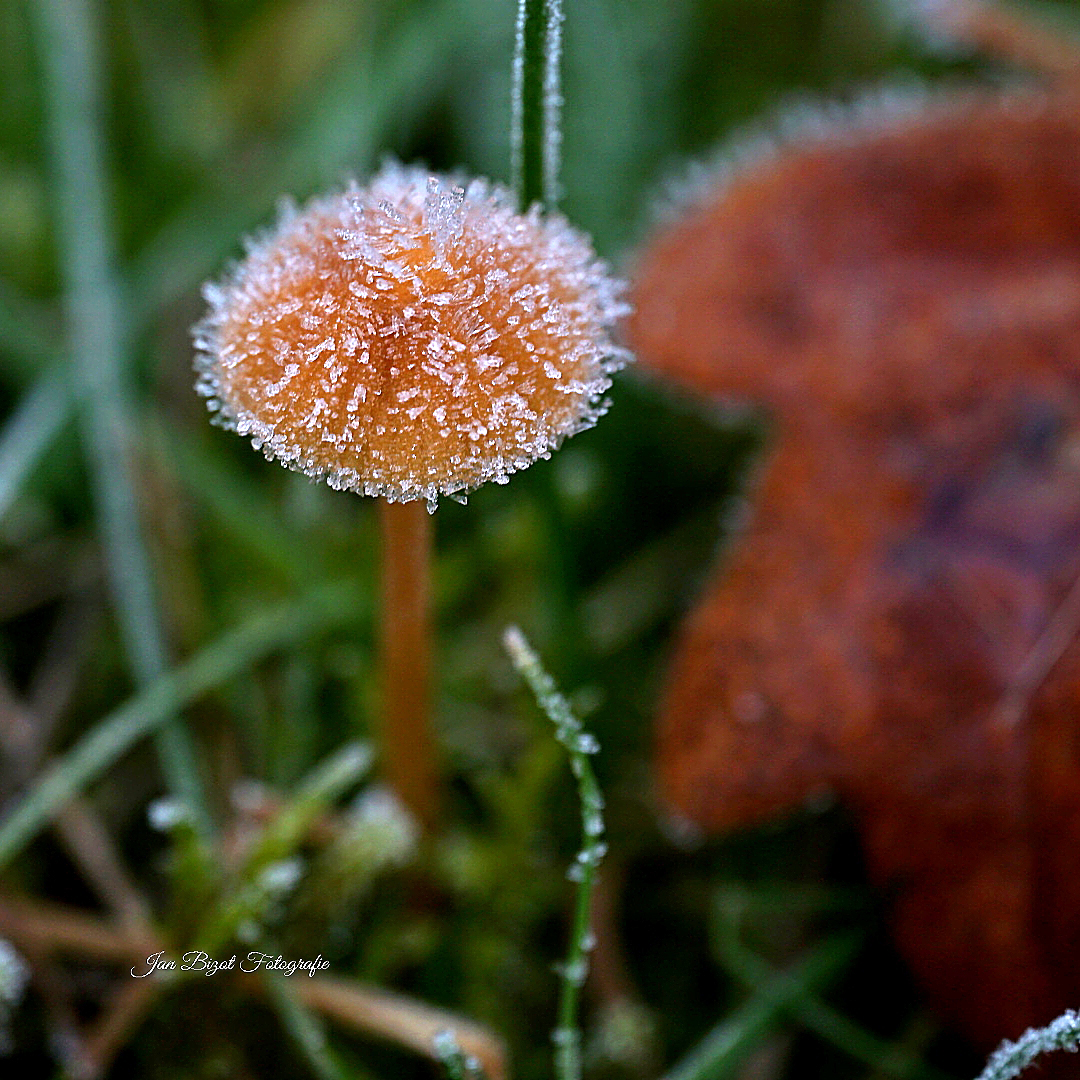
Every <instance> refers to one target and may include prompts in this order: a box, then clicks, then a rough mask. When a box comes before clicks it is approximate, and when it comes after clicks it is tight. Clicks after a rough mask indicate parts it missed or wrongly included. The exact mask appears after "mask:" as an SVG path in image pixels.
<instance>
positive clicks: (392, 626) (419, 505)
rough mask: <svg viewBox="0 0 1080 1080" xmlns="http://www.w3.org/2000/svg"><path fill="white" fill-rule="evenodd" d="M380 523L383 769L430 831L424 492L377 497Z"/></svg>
mask: <svg viewBox="0 0 1080 1080" xmlns="http://www.w3.org/2000/svg"><path fill="white" fill-rule="evenodd" d="M379 502H380V517H381V526H382V544H383V553H382V564H383V597H382V599H383V608H382V656H381V664H382V695H383V696H382V710H381V722H380V731H379V738H380V742H381V751H382V761H383V772H384V775H385V776H386V778H387V780H388V782H389V783H390V786H391V787H392V788H393V789H394V791H395V792H396V793H397V795H398V797H399V798H400V799H401V801H402V802H403V803H404V804H405V805H406V807H408V809H409V811H410V812H411V813H412V814H413V815H414V816H415V818H416V819H417V821H418V822H419V824H420V825H421V827H422V828H423V829H424V830H425V831H426V832H427V831H430V830H431V829H432V827H433V826H434V824H435V822H436V820H437V817H438V809H439V788H438V769H437V768H436V755H435V744H434V740H433V739H432V734H431V724H430V717H429V711H430V710H429V699H430V654H431V515H430V514H429V513H428V511H427V507H426V505H425V504H424V502H423V501H421V500H414V501H412V502H402V503H391V502H388V501H387V500H385V499H380V500H379Z"/></svg>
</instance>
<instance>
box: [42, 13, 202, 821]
mask: <svg viewBox="0 0 1080 1080" xmlns="http://www.w3.org/2000/svg"><path fill="white" fill-rule="evenodd" d="M34 10H35V11H36V13H37V19H38V29H39V37H40V42H41V51H42V62H43V69H44V72H45V86H46V95H47V113H48V121H49V133H50V138H51V146H52V152H53V158H54V161H53V164H54V169H55V185H56V202H57V219H58V220H57V234H58V239H59V246H60V251H61V278H62V281H63V283H64V285H63V288H64V309H65V313H66V316H67V322H68V327H67V330H68V335H69V342H70V347H71V353H72V363H73V368H74V384H75V388H76V393H77V396H78V399H79V405H80V414H81V415H80V420H81V422H82V435H83V441H84V444H85V446H86V450H87V453H88V456H89V459H90V472H91V475H92V478H93V484H94V489H95V496H96V502H97V506H98V513H99V520H100V524H99V528H100V532H101V537H102V542H103V544H104V547H105V552H106V559H107V563H108V572H109V580H110V585H111V589H112V594H113V601H114V603H115V605H116V610H117V615H118V618H119V622H120V627H121V633H122V635H123V639H124V645H125V649H126V652H127V656H128V661H129V664H130V666H131V670H132V672H133V674H134V676H135V679H136V681H137V682H138V683H139V684H146V683H149V682H151V681H152V680H154V679H156V678H157V677H158V676H159V675H161V673H162V672H163V671H165V669H166V668H167V666H168V664H167V661H166V650H165V641H164V635H163V633H162V629H161V624H160V621H159V619H158V613H157V605H156V600H155V597H154V590H153V584H152V580H151V575H150V567H149V561H148V559H147V555H146V551H145V549H144V547H143V542H142V537H141V535H140V528H139V520H138V509H137V506H136V500H135V486H134V476H133V470H132V467H131V451H132V440H133V438H134V435H135V413H134V409H133V408H132V406H131V403H130V401H129V400H128V394H127V389H126V386H125V378H124V372H123V351H124V346H123V342H124V340H125V328H124V319H123V313H122V310H121V303H120V297H119V290H118V288H117V283H116V280H115V278H114V276H113V271H112V257H113V256H112V229H111V223H110V221H109V213H108V199H107V195H106V171H105V161H104V152H103V145H104V133H103V130H102V123H101V107H100V84H99V80H98V73H99V71H100V70H101V64H100V61H99V57H98V55H97V52H98V50H97V39H96V33H95V31H96V27H95V26H94V23H93V19H92V12H91V9H90V4H89V3H88V2H87V0H41V3H39V4H36V5H34ZM155 741H156V743H157V750H158V756H159V759H160V761H161V767H162V771H163V773H164V775H165V778H166V782H167V783H168V786H169V788H170V790H171V791H172V792H173V794H174V795H176V796H177V797H179V798H182V799H183V800H184V801H185V802H186V803H187V804H188V805H189V806H190V807H191V809H192V812H193V814H194V815H195V817H196V820H197V821H198V822H199V823H200V824H201V825H202V827H203V828H204V829H208V828H209V811H208V810H207V808H206V800H205V796H204V792H203V785H202V780H201V777H200V775H199V770H198V766H197V763H196V760H195V752H194V749H193V747H192V744H191V741H190V738H189V736H188V733H187V729H186V728H185V727H184V726H183V723H182V721H181V720H180V718H179V717H168V718H164V719H163V721H162V723H161V724H159V725H158V726H157V733H156V735H155Z"/></svg>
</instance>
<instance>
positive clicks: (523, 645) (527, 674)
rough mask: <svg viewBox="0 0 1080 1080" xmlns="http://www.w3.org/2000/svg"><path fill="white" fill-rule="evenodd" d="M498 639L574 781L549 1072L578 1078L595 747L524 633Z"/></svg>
mask: <svg viewBox="0 0 1080 1080" xmlns="http://www.w3.org/2000/svg"><path fill="white" fill-rule="evenodd" d="M503 644H504V646H505V647H506V651H507V652H508V653H509V654H510V659H511V661H512V662H513V664H514V667H515V668H516V669H517V670H518V672H519V674H520V675H521V677H522V678H523V679H524V680H525V682H526V683H528V685H529V689H530V690H532V692H533V695H534V697H535V698H536V703H537V704H538V705H539V706H540V708H541V709H542V710H543V712H544V713H545V714H546V716H547V717H548V719H549V720H550V721H551V722H552V724H553V725H554V727H555V738H556V739H558V741H559V742H560V743H561V744H562V745H563V746H564V747H565V748H566V750H567V752H568V753H569V755H570V768H571V770H572V771H573V774H574V779H575V780H577V784H578V796H579V798H580V800H581V834H582V846H581V851H580V852H578V855H577V858H576V860H575V861H574V864H573V865H572V866H571V868H570V872H569V874H568V876H569V877H570V879H571V880H572V881H576V882H577V893H576V895H575V898H574V913H573V918H572V922H571V928H570V948H569V950H568V952H567V957H566V962H565V963H564V964H562V965H561V967H560V969H559V975H560V977H561V979H562V991H561V993H560V995H559V1015H558V1020H557V1022H556V1025H555V1032H554V1035H553V1038H554V1040H555V1075H556V1078H557V1080H580V1077H581V1029H580V1028H579V1027H578V1022H577V1009H578V998H579V997H580V996H581V988H582V986H583V985H584V984H585V978H586V976H587V975H588V971H589V958H588V953H589V949H590V948H591V947H592V945H591V941H590V939H591V932H590V929H589V913H590V910H591V906H592V894H593V885H594V884H595V881H596V870H597V867H598V866H599V865H600V861H601V860H602V859H603V857H604V855H606V854H607V844H605V843H604V797H603V795H602V794H601V792H600V785H599V784H598V783H597V782H596V774H595V773H594V772H593V767H592V762H591V761H590V760H589V759H590V756H591V755H592V754H595V753H597V752H598V751H599V749H600V747H599V745H598V744H597V742H596V739H595V738H593V736H592V735H590V734H588V733H587V732H585V731H583V730H582V727H581V721H580V720H578V718H577V717H576V716H574V714H573V713H572V712H571V710H570V704H569V702H568V701H567V700H566V698H565V697H563V695H562V694H560V693H559V691H558V689H556V686H555V682H554V680H553V679H552V678H551V676H550V675H549V674H548V673H547V672H546V671H545V670H544V669H543V667H542V666H541V664H540V659H539V657H538V656H537V655H536V653H535V652H533V650H532V647H531V646H530V645H529V643H528V642H527V641H526V640H525V635H524V634H522V632H521V631H520V630H519V629H518V628H517V627H516V626H511V627H510V628H509V629H508V630H507V631H506V634H505V636H504V637H503Z"/></svg>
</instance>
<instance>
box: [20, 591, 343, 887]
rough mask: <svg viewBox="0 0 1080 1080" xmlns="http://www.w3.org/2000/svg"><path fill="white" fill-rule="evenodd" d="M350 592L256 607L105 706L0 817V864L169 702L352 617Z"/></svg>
mask: <svg viewBox="0 0 1080 1080" xmlns="http://www.w3.org/2000/svg"><path fill="white" fill-rule="evenodd" d="M352 614H353V603H352V593H351V592H350V591H348V590H347V589H343V588H340V587H333V586H323V587H322V588H320V589H319V590H317V591H315V592H314V593H312V594H311V595H309V596H308V597H307V598H306V599H305V600H302V601H300V602H299V603H295V602H294V603H291V604H285V605H282V606H280V607H275V608H271V609H270V610H268V611H263V612H260V613H259V614H257V615H255V616H252V617H251V618H250V619H248V620H247V621H246V622H244V623H242V624H241V625H240V626H238V627H237V628H236V629H234V630H231V631H229V632H228V633H226V634H225V635H223V636H222V637H221V638H220V639H219V640H218V641H216V642H214V643H213V644H212V645H208V646H206V648H204V649H202V650H200V651H199V652H198V653H197V654H196V655H195V656H194V657H192V658H191V659H190V660H188V661H187V662H186V663H185V664H182V665H181V666H179V667H178V668H176V669H175V670H173V671H171V672H169V673H168V674H166V675H162V676H161V677H160V678H158V679H156V680H154V681H153V682H152V683H150V685H149V686H146V687H145V688H143V689H142V690H140V691H139V693H137V694H136V695H135V697H133V698H132V699H131V700H130V701H128V702H127V704H125V705H122V706H121V707H120V708H119V709H116V710H115V711H114V712H112V713H110V714H109V715H108V716H106V717H105V718H104V719H102V720H101V721H99V722H98V724H97V725H96V726H95V727H94V728H93V729H92V730H91V731H89V732H88V733H87V734H86V735H84V736H83V737H82V738H81V739H80V740H79V741H78V742H77V743H76V744H75V746H74V747H72V748H71V749H70V750H69V751H68V752H67V753H66V754H65V755H64V756H63V757H62V758H61V759H59V760H58V761H57V762H56V763H55V764H54V765H53V766H52V767H51V768H50V769H48V771H46V772H45V773H44V775H43V776H41V777H40V778H39V779H38V781H37V782H36V784H35V785H34V786H33V787H32V788H31V789H30V792H29V794H27V796H26V797H25V798H24V799H23V800H22V801H21V802H20V803H19V804H18V805H17V806H16V807H15V809H14V810H13V811H12V813H11V814H10V816H8V817H7V818H6V819H5V820H4V821H3V822H0V870H2V869H3V867H4V866H6V865H7V864H8V863H9V862H10V861H11V860H12V859H13V858H14V857H15V856H16V855H18V854H19V852H20V851H22V849H23V848H24V847H25V846H26V845H27V844H28V843H29V842H30V841H31V840H32V839H33V838H34V837H35V836H36V835H37V833H38V832H40V831H41V829H42V828H44V827H45V825H46V824H47V823H48V822H49V820H50V818H51V817H52V815H53V814H54V813H55V812H56V811H57V810H58V809H59V808H60V807H61V806H63V804H64V803H65V802H67V801H68V800H69V799H70V798H71V797H72V796H73V795H76V794H78V793H79V792H80V791H82V790H83V789H84V788H85V787H86V786H87V784H89V783H91V782H92V781H93V780H94V779H96V778H97V777H98V776H100V775H101V774H102V773H103V772H104V771H105V770H106V769H108V768H109V766H110V765H112V764H113V763H114V762H115V761H116V760H117V759H118V758H120V757H121V756H122V755H123V754H125V753H126V752H127V751H128V750H129V749H130V748H131V747H132V746H134V744H135V743H136V742H138V741H139V740H140V739H141V738H143V737H144V736H146V735H149V734H150V733H152V732H153V731H155V730H156V729H157V728H159V727H160V726H161V725H162V724H164V723H165V722H166V721H167V720H168V718H169V717H170V716H173V715H174V714H175V712H176V710H177V709H179V708H182V707H183V706H185V705H188V704H190V703H191V702H192V701H194V700H195V699H196V698H198V697H199V696H200V695H202V694H205V693H206V692H207V691H208V690H210V689H212V688H214V687H215V686H220V685H221V684H222V683H224V682H226V681H227V680H228V679H230V678H232V677H233V676H234V675H237V674H238V673H240V672H242V671H244V670H245V669H247V668H249V667H250V666H251V665H252V664H254V663H256V662H257V661H259V660H260V659H261V658H262V657H264V656H266V655H267V654H268V653H271V652H273V651H275V650H276V649H280V648H282V647H284V646H287V645H290V644H293V643H294V642H297V641H300V640H302V639H303V638H304V637H306V636H307V635H308V634H311V633H313V632H315V631H316V630H318V629H320V628H321V627H324V626H327V625H330V624H331V623H334V622H338V621H346V620H348V619H350V618H351V617H352Z"/></svg>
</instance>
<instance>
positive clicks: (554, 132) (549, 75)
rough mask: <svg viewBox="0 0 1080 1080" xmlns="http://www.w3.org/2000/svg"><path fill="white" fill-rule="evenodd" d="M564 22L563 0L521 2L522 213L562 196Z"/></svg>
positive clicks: (518, 146)
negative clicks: (561, 128) (562, 61)
mask: <svg viewBox="0 0 1080 1080" xmlns="http://www.w3.org/2000/svg"><path fill="white" fill-rule="evenodd" d="M562 21H563V11H562V0H518V14H517V28H516V33H515V44H514V73H513V74H514V80H513V99H512V117H511V128H510V156H511V173H512V186H513V188H514V191H515V192H516V193H517V196H518V205H519V208H520V209H521V210H527V209H528V208H529V207H530V206H532V204H533V203H536V202H539V203H543V204H544V206H545V207H546V208H547V209H549V210H551V209H554V207H555V204H556V202H557V201H558V197H559V152H560V149H561V144H562V134H561V130H560V125H559V114H560V110H561V109H562V89H561V82H560V75H559V60H560V54H561V52H562Z"/></svg>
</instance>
